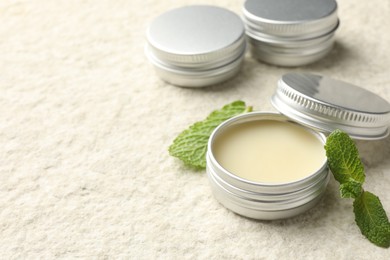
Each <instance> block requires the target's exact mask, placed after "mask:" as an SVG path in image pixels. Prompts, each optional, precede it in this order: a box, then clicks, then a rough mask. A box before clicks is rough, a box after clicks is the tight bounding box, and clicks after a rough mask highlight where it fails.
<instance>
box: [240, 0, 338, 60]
mask: <svg viewBox="0 0 390 260" xmlns="http://www.w3.org/2000/svg"><path fill="white" fill-rule="evenodd" d="M243 20H244V22H245V27H246V34H247V36H248V38H249V42H250V43H251V53H252V55H253V56H254V58H256V59H258V60H260V61H264V62H266V63H270V64H274V65H280V66H301V65H306V64H309V63H312V62H315V61H317V60H319V59H321V58H322V57H324V56H325V55H326V54H327V53H329V51H330V50H331V49H332V46H333V42H334V34H335V31H336V30H337V28H338V26H339V20H338V16H337V3H336V2H335V1H334V0H296V1H286V0H247V1H246V2H245V4H244V7H243Z"/></svg>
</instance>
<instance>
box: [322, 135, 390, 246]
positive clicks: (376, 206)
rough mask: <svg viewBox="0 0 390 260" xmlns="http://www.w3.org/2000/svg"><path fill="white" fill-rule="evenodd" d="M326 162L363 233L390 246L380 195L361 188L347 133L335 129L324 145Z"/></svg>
mask: <svg viewBox="0 0 390 260" xmlns="http://www.w3.org/2000/svg"><path fill="white" fill-rule="evenodd" d="M325 150H326V156H327V157H328V165H329V168H330V170H331V171H332V173H333V176H334V177H335V179H336V180H337V181H338V182H339V183H340V194H341V197H343V198H353V199H354V202H353V211H354V213H355V221H356V224H357V225H358V227H359V228H360V231H361V232H362V234H363V235H364V236H365V237H366V238H367V239H368V240H370V241H371V242H372V243H374V244H375V245H377V246H380V247H385V248H388V247H389V246H390V223H389V220H388V218H387V215H386V212H385V210H384V209H383V206H382V203H381V202H380V200H379V198H378V197H377V196H375V195H374V194H372V193H371V192H368V191H365V190H364V189H363V187H362V186H363V182H364V180H365V175H364V167H363V164H362V162H361V160H360V158H359V152H358V150H357V148H356V146H355V143H354V142H353V140H352V139H351V138H350V137H349V136H348V134H346V133H344V132H342V131H340V130H335V131H333V132H332V133H331V134H330V135H329V137H328V139H327V141H326V144H325Z"/></svg>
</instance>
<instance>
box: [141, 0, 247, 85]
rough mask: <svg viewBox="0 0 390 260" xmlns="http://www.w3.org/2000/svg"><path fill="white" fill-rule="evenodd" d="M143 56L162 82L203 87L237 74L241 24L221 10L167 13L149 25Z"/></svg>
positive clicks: (191, 9) (209, 8)
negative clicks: (153, 67)
mask: <svg viewBox="0 0 390 260" xmlns="http://www.w3.org/2000/svg"><path fill="white" fill-rule="evenodd" d="M146 36H147V45H146V47H145V53H146V56H147V57H148V59H149V60H150V62H151V63H152V64H153V65H154V66H155V68H156V71H157V73H158V75H159V76H160V77H161V78H162V79H163V80H165V81H167V82H169V83H171V84H174V85H179V86H184V87H203V86H208V85H213V84H216V83H219V82H222V81H225V80H227V79H229V78H231V77H233V76H234V75H235V74H237V72H238V71H239V69H240V67H241V63H242V61H243V57H244V55H245V51H246V39H245V29H244V24H243V22H242V20H241V19H240V17H239V16H237V15H236V14H234V13H233V12H231V11H229V10H226V9H224V8H220V7H215V6H207V5H193V6H185V7H181V8H177V9H174V10H171V11H168V12H166V13H164V14H162V15H160V16H159V17H157V18H156V19H155V20H154V21H153V22H152V23H151V25H150V26H149V28H148V30H147V33H146Z"/></svg>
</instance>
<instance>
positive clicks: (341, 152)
mask: <svg viewBox="0 0 390 260" xmlns="http://www.w3.org/2000/svg"><path fill="white" fill-rule="evenodd" d="M325 150H326V156H327V157H328V165H329V168H330V170H331V171H332V173H333V175H334V177H335V179H336V180H337V181H338V182H340V183H346V182H349V181H354V182H358V183H361V184H362V183H363V182H364V179H365V175H364V166H363V164H362V162H361V161H360V158H359V152H358V150H357V148H356V146H355V143H354V142H353V140H352V139H351V138H350V137H349V136H348V134H346V133H344V132H342V131H340V130H335V131H333V132H332V133H331V134H330V135H329V137H328V138H327V141H326V144H325Z"/></svg>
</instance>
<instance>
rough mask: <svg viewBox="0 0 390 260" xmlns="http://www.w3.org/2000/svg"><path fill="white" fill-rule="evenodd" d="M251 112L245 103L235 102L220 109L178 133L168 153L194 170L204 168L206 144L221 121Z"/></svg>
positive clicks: (250, 108)
mask: <svg viewBox="0 0 390 260" xmlns="http://www.w3.org/2000/svg"><path fill="white" fill-rule="evenodd" d="M250 111H252V107H250V106H249V107H246V105H245V102H243V101H235V102H233V103H230V104H228V105H225V106H224V107H223V108H222V109H219V110H215V111H213V112H212V113H211V114H210V115H209V116H208V117H207V118H206V119H205V120H203V121H200V122H197V123H195V124H193V125H192V126H190V127H189V128H188V129H187V130H184V131H183V132H182V133H180V134H179V135H178V136H177V137H176V138H175V140H174V141H173V143H172V145H171V146H170V147H169V149H168V151H169V154H170V155H171V156H174V157H177V158H179V159H180V160H182V161H183V162H184V164H186V165H188V166H192V167H194V168H196V169H204V168H206V152H207V143H208V140H209V137H210V135H211V133H212V132H213V130H214V129H215V128H216V127H217V126H218V125H219V124H221V123H222V122H223V121H226V120H227V119H229V118H231V117H233V116H236V115H238V114H241V113H244V112H250Z"/></svg>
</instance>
